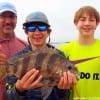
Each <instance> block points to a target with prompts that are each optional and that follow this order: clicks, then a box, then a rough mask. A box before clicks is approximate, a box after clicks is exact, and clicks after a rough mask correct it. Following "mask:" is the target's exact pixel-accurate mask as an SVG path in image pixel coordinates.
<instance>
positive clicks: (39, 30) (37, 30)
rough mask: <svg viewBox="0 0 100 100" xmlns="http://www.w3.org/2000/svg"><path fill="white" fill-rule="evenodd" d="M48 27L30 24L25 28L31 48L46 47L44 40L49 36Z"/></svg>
mask: <svg viewBox="0 0 100 100" xmlns="http://www.w3.org/2000/svg"><path fill="white" fill-rule="evenodd" d="M48 28H49V27H48V26H47V25H45V24H42V23H41V24H32V25H29V26H27V29H26V30H27V35H28V37H29V40H30V43H31V45H32V47H33V48H40V47H44V46H45V45H46V39H47V37H48V36H49V34H50V31H49V29H48Z"/></svg>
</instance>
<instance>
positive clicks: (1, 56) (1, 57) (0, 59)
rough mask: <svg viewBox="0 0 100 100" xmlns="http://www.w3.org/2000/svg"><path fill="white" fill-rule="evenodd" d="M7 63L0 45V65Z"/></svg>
mask: <svg viewBox="0 0 100 100" xmlns="http://www.w3.org/2000/svg"><path fill="white" fill-rule="evenodd" d="M6 63H7V56H6V55H5V54H3V52H2V46H1V45H0V65H4V64H6Z"/></svg>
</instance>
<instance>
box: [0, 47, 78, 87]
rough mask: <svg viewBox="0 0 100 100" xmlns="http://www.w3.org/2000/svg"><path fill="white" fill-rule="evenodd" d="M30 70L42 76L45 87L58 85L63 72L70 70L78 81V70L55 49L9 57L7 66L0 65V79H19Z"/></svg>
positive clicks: (44, 49)
mask: <svg viewBox="0 0 100 100" xmlns="http://www.w3.org/2000/svg"><path fill="white" fill-rule="evenodd" d="M32 68H36V69H38V70H39V72H40V74H41V75H42V76H43V79H42V81H41V83H42V84H43V85H44V86H46V87H54V86H56V85H57V84H58V82H59V80H60V78H61V76H62V75H63V72H67V71H68V70H70V71H71V72H72V73H73V74H74V75H75V76H76V78H77V79H78V74H79V73H78V70H77V68H76V67H75V65H74V64H72V63H71V62H70V61H69V60H68V59H67V58H66V57H65V56H63V55H62V54H60V53H59V51H58V50H57V49H56V48H47V47H46V48H42V49H37V50H34V51H29V52H28V53H25V54H22V55H18V56H15V57H11V58H10V59H8V63H7V65H0V71H1V73H0V79H5V78H6V77H8V76H16V77H17V78H18V79H21V78H22V77H23V76H24V75H25V73H26V72H27V71H29V70H31V69H32Z"/></svg>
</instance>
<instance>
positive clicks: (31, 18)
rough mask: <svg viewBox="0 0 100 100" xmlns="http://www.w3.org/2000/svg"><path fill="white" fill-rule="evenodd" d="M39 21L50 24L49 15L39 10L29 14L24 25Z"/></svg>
mask: <svg viewBox="0 0 100 100" xmlns="http://www.w3.org/2000/svg"><path fill="white" fill-rule="evenodd" d="M37 22H39V23H44V24H46V25H48V26H50V25H49V21H48V19H47V16H46V15H45V14H44V13H43V12H39V11H37V12H33V13H31V14H29V15H28V16H27V17H26V21H25V23H24V24H23V25H24V26H26V25H28V24H31V23H37Z"/></svg>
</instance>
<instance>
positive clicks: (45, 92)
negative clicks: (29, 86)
mask: <svg viewBox="0 0 100 100" xmlns="http://www.w3.org/2000/svg"><path fill="white" fill-rule="evenodd" d="M52 90H53V87H47V86H46V87H45V86H43V87H42V88H41V93H42V97H43V100H47V98H48V97H49V95H50V94H51V92H52Z"/></svg>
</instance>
